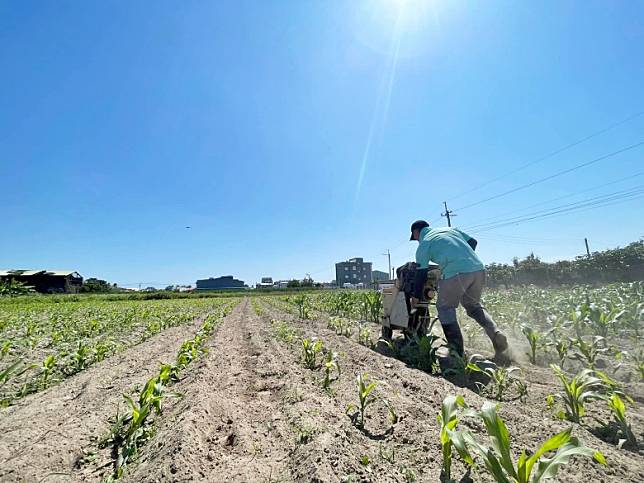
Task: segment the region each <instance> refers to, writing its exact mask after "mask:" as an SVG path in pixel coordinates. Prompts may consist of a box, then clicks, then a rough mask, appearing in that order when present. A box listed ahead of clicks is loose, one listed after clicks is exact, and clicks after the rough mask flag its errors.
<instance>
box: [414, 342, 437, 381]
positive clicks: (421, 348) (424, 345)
mask: <svg viewBox="0 0 644 483" xmlns="http://www.w3.org/2000/svg"><path fill="white" fill-rule="evenodd" d="M440 339H441V338H440V337H438V336H437V335H434V334H431V333H430V334H428V335H424V336H422V337H418V338H417V340H416V343H417V345H418V367H420V368H421V369H423V370H424V371H428V372H430V373H432V374H433V373H435V372H438V371H439V370H440V365H439V363H438V349H439V347H438V346H437V345H436V342H438V341H439V340H440Z"/></svg>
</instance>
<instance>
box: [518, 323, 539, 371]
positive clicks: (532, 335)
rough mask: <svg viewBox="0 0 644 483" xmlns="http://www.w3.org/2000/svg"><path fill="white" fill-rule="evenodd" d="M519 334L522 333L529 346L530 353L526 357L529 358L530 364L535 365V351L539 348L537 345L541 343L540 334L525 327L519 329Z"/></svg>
mask: <svg viewBox="0 0 644 483" xmlns="http://www.w3.org/2000/svg"><path fill="white" fill-rule="evenodd" d="M521 332H523V335H525V337H526V339H528V344H530V352H529V353H528V356H529V357H530V363H531V364H536V363H537V349H538V348H539V345H540V343H541V334H540V333H539V332H537V331H536V330H534V329H533V328H532V327H529V326H527V325H524V326H522V327H521Z"/></svg>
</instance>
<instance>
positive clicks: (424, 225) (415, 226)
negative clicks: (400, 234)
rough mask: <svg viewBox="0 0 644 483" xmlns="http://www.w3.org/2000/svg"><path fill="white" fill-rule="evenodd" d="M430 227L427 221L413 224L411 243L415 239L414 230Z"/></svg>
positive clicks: (418, 221)
mask: <svg viewBox="0 0 644 483" xmlns="http://www.w3.org/2000/svg"><path fill="white" fill-rule="evenodd" d="M428 226H429V223H427V222H426V221H425V220H416V221H415V222H413V223H412V224H411V236H410V237H409V241H412V240H413V239H414V230H422V229H423V228H427V227H428Z"/></svg>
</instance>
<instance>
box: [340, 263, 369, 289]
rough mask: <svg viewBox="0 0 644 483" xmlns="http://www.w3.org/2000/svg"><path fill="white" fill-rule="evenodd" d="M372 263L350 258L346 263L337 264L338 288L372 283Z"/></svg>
mask: <svg viewBox="0 0 644 483" xmlns="http://www.w3.org/2000/svg"><path fill="white" fill-rule="evenodd" d="M371 265H372V264H371V262H365V261H364V260H363V259H362V258H350V259H349V260H347V261H346V262H339V263H336V264H335V280H336V283H337V284H338V286H340V287H344V286H345V284H352V285H357V284H359V283H363V284H365V285H367V284H369V283H371V280H372V278H371V277H372V274H371Z"/></svg>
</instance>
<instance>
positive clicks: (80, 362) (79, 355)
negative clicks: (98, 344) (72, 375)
mask: <svg viewBox="0 0 644 483" xmlns="http://www.w3.org/2000/svg"><path fill="white" fill-rule="evenodd" d="M89 358H90V350H89V346H87V345H86V344H84V343H83V341H78V348H77V349H76V352H74V353H73V354H72V361H73V364H74V368H73V369H74V371H75V372H79V371H82V370H83V369H85V368H86V367H87V365H88V364H89Z"/></svg>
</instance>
